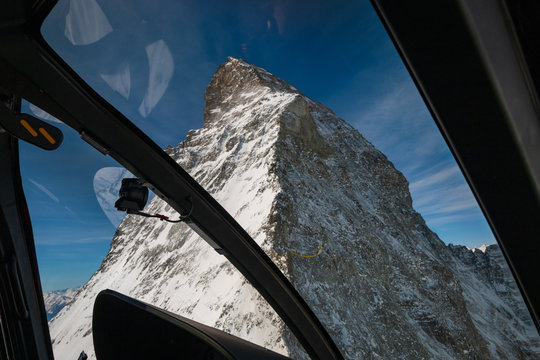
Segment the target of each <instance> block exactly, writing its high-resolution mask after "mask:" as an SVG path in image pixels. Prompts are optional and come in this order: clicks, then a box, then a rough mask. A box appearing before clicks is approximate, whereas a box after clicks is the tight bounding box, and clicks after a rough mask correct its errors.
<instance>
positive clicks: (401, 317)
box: [51, 58, 540, 360]
mask: <svg viewBox="0 0 540 360" xmlns="http://www.w3.org/2000/svg"><path fill="white" fill-rule="evenodd" d="M205 100H206V108H205V114H204V115H205V122H204V126H203V128H202V129H199V130H192V131H190V132H189V133H188V135H187V137H186V139H185V141H183V142H182V143H180V144H179V145H178V146H177V147H169V148H167V149H166V151H167V152H168V153H169V154H170V155H171V156H172V157H173V158H174V159H175V160H176V161H177V162H178V163H180V164H181V165H182V167H184V168H185V169H186V170H187V171H188V172H189V173H190V174H191V175H192V176H193V177H194V178H195V179H196V180H197V181H199V182H200V183H201V184H202V185H203V186H204V187H205V188H206V189H207V190H208V191H209V192H210V193H211V194H212V195H213V196H214V197H215V198H216V199H217V200H218V201H219V202H220V203H221V204H222V205H223V206H224V207H225V209H227V210H228V211H229V212H230V213H231V215H232V216H233V217H234V218H235V219H237V220H238V221H239V223H240V224H241V225H242V226H243V227H244V228H245V229H246V230H247V231H248V233H249V234H250V235H251V236H252V237H253V238H254V239H255V240H256V241H257V243H258V244H259V245H260V246H261V247H262V248H263V249H264V250H265V251H266V252H267V253H268V254H269V255H270V257H271V258H272V259H273V260H274V261H275V262H276V263H277V264H278V266H279V267H280V268H281V269H282V271H283V272H284V273H285V275H286V276H287V277H288V278H289V279H290V280H291V282H292V283H293V284H294V285H295V287H296V288H297V289H298V291H299V292H300V293H301V294H302V296H304V297H305V299H306V301H307V302H308V303H309V304H310V306H311V308H312V309H313V311H314V312H315V313H316V314H317V315H318V316H319V318H320V319H321V321H322V322H323V324H324V325H325V326H326V327H327V329H328V331H329V332H330V334H331V335H332V337H333V338H334V340H335V341H336V343H337V344H338V346H339V348H340V349H341V351H342V353H343V354H344V356H345V357H346V358H348V359H360V358H366V359H394V358H408V359H422V358H425V359H428V358H436V359H443V358H446V359H456V358H457V359H459V358H464V359H492V358H508V359H515V358H535V357H537V356H539V355H540V350H539V341H538V334H537V333H536V330H535V328H534V325H533V323H532V321H531V319H530V317H529V315H528V312H527V310H526V308H525V305H524V303H523V301H522V300H521V298H520V297H519V291H518V290H517V288H516V286H515V284H514V283H513V282H512V281H511V280H512V279H511V275H510V273H509V271H508V268H507V267H506V264H504V262H503V261H499V260H502V256H501V255H500V252H499V250H498V249H497V248H496V247H494V248H492V249H490V250H489V254H488V251H486V252H485V253H484V252H472V251H470V250H468V249H465V248H460V247H452V246H450V247H448V246H445V245H444V243H443V242H442V241H441V240H440V239H439V238H438V237H437V235H436V234H434V233H433V232H432V231H430V230H429V228H428V227H427V226H426V224H425V222H424V220H423V219H422V217H421V216H420V215H419V214H418V213H416V212H415V211H414V209H413V208H412V201H411V197H410V194H409V191H408V183H407V181H406V180H405V178H404V177H403V175H402V174H401V173H400V172H399V171H397V170H396V169H395V168H394V167H393V165H392V164H391V163H390V162H389V161H388V160H387V159H386V157H385V156H384V155H383V154H382V153H381V152H379V151H378V150H376V149H375V148H374V147H373V146H372V145H371V144H370V143H369V142H367V141H366V140H365V139H364V138H363V137H362V136H361V135H360V134H359V133H358V132H357V131H356V130H355V129H353V128H352V127H351V126H350V125H348V124H347V123H345V122H344V121H343V120H341V119H339V118H338V117H337V116H336V115H335V114H334V113H333V112H332V111H331V110H330V109H328V108H326V107H324V106H322V105H321V104H319V103H316V102H314V101H312V100H311V99H309V98H307V97H306V96H304V95H303V94H301V93H300V92H299V91H298V90H297V89H296V88H294V87H293V86H291V85H289V84H287V83H286V82H284V81H282V80H280V79H278V78H277V77H275V76H273V75H272V74H270V73H268V72H266V71H265V70H263V69H260V68H257V67H255V66H252V65H250V64H247V63H245V62H243V61H242V60H238V59H234V58H229V59H228V60H227V62H226V63H225V64H223V65H222V66H220V67H219V69H218V70H217V72H216V74H215V75H214V77H213V78H212V81H211V82H210V85H209V86H208V89H207V91H206V94H205ZM147 211H148V212H158V213H161V214H163V213H165V214H170V215H171V216H172V217H174V216H175V214H174V213H173V212H171V208H170V207H169V206H168V205H166V204H165V203H164V202H162V201H161V200H160V199H158V198H154V199H153V200H152V201H151V203H150V204H149V206H148V207H147ZM318 246H320V247H321V249H322V252H321V253H320V254H319V255H318V256H316V257H313V258H303V257H299V256H296V255H293V254H292V253H291V252H290V251H289V250H292V251H294V252H296V253H298V254H315V253H317V249H318ZM494 274H497V275H496V276H494ZM106 288H110V289H114V290H117V291H120V292H122V293H124V294H126V295H129V296H132V297H135V298H137V299H140V300H142V301H145V302H149V303H151V304H154V305H156V306H158V307H161V308H164V309H166V310H168V311H172V312H175V313H178V314H180V315H183V316H186V317H189V318H192V319H194V320H196V321H199V322H203V323H205V324H207V325H211V326H216V327H218V328H220V329H223V330H225V331H228V332H230V333H232V334H234V335H237V336H241V337H243V338H245V339H248V340H250V341H253V342H255V343H257V344H260V345H262V346H265V347H267V348H270V349H273V350H275V351H278V352H280V353H283V354H288V355H290V356H291V357H294V358H305V354H304V353H303V352H302V351H301V350H300V348H299V345H298V344H297V343H296V341H295V340H294V338H293V337H292V336H291V334H290V333H289V331H288V330H287V328H286V327H285V326H284V325H283V323H282V322H281V321H280V319H279V318H278V317H277V316H276V314H275V313H274V312H273V310H272V309H271V308H270V307H269V306H268V305H267V304H266V303H265V302H264V300H263V299H262V298H261V297H260V296H259V295H258V294H257V292H256V291H255V290H254V289H253V288H252V287H251V286H250V285H249V284H248V283H247V282H246V281H245V279H244V278H243V277H242V276H241V275H240V274H239V273H238V271H236V270H235V269H234V268H233V267H232V266H231V265H229V264H228V263H227V262H226V260H225V258H224V257H222V256H220V255H218V254H217V253H216V252H215V251H214V250H213V249H212V248H211V247H210V246H208V245H207V244H206V243H205V242H204V241H203V240H201V239H199V237H198V236H197V235H195V234H194V233H193V232H192V231H191V230H190V229H189V228H188V227H187V226H185V225H183V224H174V225H173V224H168V223H165V222H160V221H156V220H155V219H147V218H141V217H136V216H135V217H134V216H131V215H130V216H128V217H127V218H125V219H124V220H123V221H122V223H121V225H120V226H119V228H118V231H117V233H116V234H115V236H114V238H113V240H112V243H111V249H110V251H109V254H108V255H107V257H106V258H105V260H104V261H103V263H102V265H101V267H100V268H99V270H98V271H97V272H96V273H95V274H94V276H93V277H92V278H91V279H90V281H89V282H88V283H87V284H86V285H85V286H84V287H83V289H82V290H81V291H80V293H79V294H78V295H77V296H76V298H75V300H74V301H73V302H72V303H71V304H70V305H68V306H67V307H66V308H64V310H62V311H61V312H60V313H59V314H58V315H57V316H56V318H54V319H53V320H52V321H51V335H52V338H53V341H54V351H55V354H56V356H57V358H58V359H66V360H67V359H74V358H76V357H77V356H78V354H79V353H80V351H81V350H85V351H86V352H87V353H88V354H89V355H90V358H92V357H94V354H93V350H92V337H91V326H90V325H91V311H92V306H93V301H94V299H95V296H96V295H97V294H98V292H99V291H101V290H103V289H106Z"/></svg>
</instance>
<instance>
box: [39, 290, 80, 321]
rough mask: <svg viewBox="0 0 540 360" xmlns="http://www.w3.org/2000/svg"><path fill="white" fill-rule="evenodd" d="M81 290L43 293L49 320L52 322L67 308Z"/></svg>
mask: <svg viewBox="0 0 540 360" xmlns="http://www.w3.org/2000/svg"><path fill="white" fill-rule="evenodd" d="M80 289H81V288H80V287H77V288H73V289H62V290H53V291H48V292H45V293H43V301H44V303H45V311H46V312H47V320H51V319H52V318H53V317H54V316H55V315H56V314H57V313H58V312H59V311H60V310H62V308H63V307H64V306H66V305H67V304H68V303H69V302H70V301H71V300H72V299H73V297H75V295H76V294H77V293H78V292H79V290H80Z"/></svg>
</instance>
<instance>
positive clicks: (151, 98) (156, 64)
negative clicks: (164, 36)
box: [139, 40, 174, 117]
mask: <svg viewBox="0 0 540 360" xmlns="http://www.w3.org/2000/svg"><path fill="white" fill-rule="evenodd" d="M145 50H146V55H147V56H148V65H149V67H150V72H149V75H148V88H147V89H146V93H145V94H144V99H143V101H142V103H141V105H140V106H139V113H140V114H141V116H143V117H147V116H148V114H150V112H151V111H152V109H153V108H154V107H155V106H156V104H157V103H158V102H159V100H160V99H161V97H162V96H163V94H164V93H165V91H166V90H167V87H168V86H169V81H170V80H171V78H172V76H173V73H174V61H173V57H172V55H171V51H170V50H169V48H168V47H167V44H165V41H163V40H158V41H156V42H154V43H152V44H150V45H148V46H146V48H145Z"/></svg>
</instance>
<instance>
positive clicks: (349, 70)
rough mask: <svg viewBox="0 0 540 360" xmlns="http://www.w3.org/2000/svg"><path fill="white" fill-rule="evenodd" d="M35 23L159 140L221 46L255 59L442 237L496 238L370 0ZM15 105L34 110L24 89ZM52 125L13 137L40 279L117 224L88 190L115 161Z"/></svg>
mask: <svg viewBox="0 0 540 360" xmlns="http://www.w3.org/2000/svg"><path fill="white" fill-rule="evenodd" d="M42 32H43V34H44V37H45V39H46V40H47V41H48V42H49V44H50V45H51V46H52V47H53V49H55V50H56V51H57V52H58V53H59V54H60V55H61V56H62V57H63V58H64V59H65V60H66V62H67V63H68V64H70V65H71V66H72V67H73V68H74V69H75V70H76V71H77V72H78V73H79V74H80V75H81V76H82V77H83V79H85V80H86V81H87V82H88V83H89V84H90V85H91V86H92V87H94V89H95V90H96V91H98V92H99V93H100V94H101V95H102V96H103V97H105V98H106V99H107V100H108V101H110V102H111V103H112V104H113V105H114V106H116V107H117V108H118V109H119V110H120V111H122V112H123V113H124V114H125V115H126V116H127V117H128V118H130V119H131V120H132V121H133V122H134V123H135V124H136V125H137V126H139V127H140V128H141V129H142V130H144V131H145V132H146V133H147V134H148V135H149V136H150V137H151V138H152V139H153V140H154V141H155V142H156V143H157V144H159V145H160V146H161V147H165V146H166V145H176V144H178V143H179V142H181V141H182V140H183V139H184V137H185V134H186V133H187V131H188V130H190V129H194V128H199V127H201V126H202V122H203V109H204V98H203V95H204V90H205V88H206V86H207V84H208V82H209V81H210V79H211V77H212V75H213V73H214V72H215V70H216V68H217V67H218V66H219V65H220V64H221V63H223V62H224V61H225V60H226V58H227V56H234V57H240V58H243V59H244V60H246V61H248V62H250V63H253V64H255V65H257V66H261V67H263V68H265V69H267V70H268V71H270V72H271V73H273V74H275V75H277V76H279V77H281V78H282V79H284V80H286V81H288V82H289V83H291V84H293V85H294V86H296V87H297V88H298V89H300V90H301V91H302V92H303V93H305V94H306V95H307V96H309V97H311V98H312V99H314V100H316V101H319V102H321V103H323V104H324V105H326V106H328V107H330V108H331V109H332V110H334V112H335V113H336V114H337V115H339V116H340V117H342V118H343V119H345V120H346V121H348V122H349V123H351V124H353V125H354V126H355V127H356V128H357V129H358V130H359V131H360V132H361V133H362V134H363V135H364V136H365V137H366V138H367V139H368V140H369V141H371V142H372V143H373V144H374V145H375V146H376V147H377V148H379V149H380V150H381V151H383V153H385V154H386V155H387V157H388V158H389V159H390V160H391V161H392V162H393V163H394V165H395V166H396V168H397V169H399V170H400V171H402V172H403V173H404V174H405V176H406V178H407V179H408V181H409V183H410V190H411V193H412V195H413V205H414V207H415V209H416V210H418V211H419V212H420V213H421V214H422V215H423V216H424V218H425V219H426V221H427V223H428V225H429V226H430V227H431V229H432V230H434V231H435V232H436V233H437V234H438V235H439V236H440V237H441V239H442V240H443V241H445V242H446V243H454V244H456V243H458V244H463V245H467V246H469V247H475V246H480V245H482V244H485V243H494V242H495V241H494V238H493V235H492V234H491V231H490V230H489V227H488V226H487V224H486V222H485V220H484V218H483V216H482V213H481V211H480V210H479V208H478V206H477V205H476V202H475V200H474V197H473V196H472V194H471V192H470V190H469V189H468V186H467V185H466V182H465V180H464V179H463V177H462V175H461V173H460V171H459V169H458V168H457V166H456V163H455V161H454V160H453V157H452V155H451V154H450V152H449V151H448V148H447V146H446V145H445V144H444V141H443V139H442V137H441V135H440V134H439V132H438V130H437V128H436V126H435V124H434V122H433V120H432V119H431V116H430V114H429V112H428V111H427V109H426V107H425V105H424V103H423V101H422V99H421V98H420V96H419V94H418V92H417V90H416V88H415V86H414V84H413V83H412V81H411V80H410V77H409V75H408V73H407V72H406V70H405V68H404V66H403V64H402V63H401V60H400V59H399V56H398V55H397V52H396V51H395V50H394V48H393V45H392V43H391V42H390V40H389V38H388V36H387V35H386V33H385V31H384V28H383V27H382V25H381V24H380V22H379V20H378V18H377V16H376V14H375V12H374V11H373V9H372V8H371V5H370V4H369V2H368V1H357V2H350V1H334V2H328V1H309V2H307V1H306V2H294V3H292V2H289V1H282V0H271V1H264V2H253V1H251V2H248V1H231V2H223V1H205V2H200V1H198V2H197V1H182V2H179V1H172V0H170V1H161V2H159V3H158V2H148V1H144V0H138V1H130V2H125V1H123V0H114V1H112V0H111V1H96V0H62V1H60V2H59V3H58V5H57V6H56V7H55V9H54V10H53V13H52V14H51V15H50V17H49V18H48V19H47V20H46V22H45V24H44V26H43V28H42ZM33 110H34V113H36V112H37V110H36V109H33ZM23 111H27V112H30V111H31V110H30V109H29V108H28V104H27V103H26V104H25V105H24V109H23ZM56 125H57V126H59V127H60V128H61V129H62V130H63V131H64V135H65V141H64V144H63V145H62V146H61V148H60V149H58V150H57V151H54V152H44V151H42V150H39V149H37V148H33V147H31V146H29V145H26V144H21V162H22V165H21V166H22V172H23V184H24V186H25V190H26V193H27V198H28V202H29V206H30V213H31V216H32V221H33V226H34V231H35V238H36V246H37V252H38V261H39V266H40V271H41V277H42V283H43V287H44V289H45V290H53V289H59V288H66V287H74V286H78V285H81V284H83V283H84V282H85V281H86V280H88V278H89V277H90V276H91V274H92V273H93V272H94V271H95V270H96V269H97V267H98V266H99V264H100V263H101V261H102V259H103V258H104V256H105V255H106V253H107V250H108V248H109V244H110V239H111V238H112V236H113V234H114V231H115V226H113V224H111V222H110V221H109V219H108V218H107V216H105V214H104V212H103V211H102V209H101V207H100V205H99V203H98V202H97V200H96V195H95V194H94V175H95V174H96V172H97V171H99V170H100V169H102V168H104V167H111V166H118V165H117V164H116V163H115V162H114V160H112V159H110V158H108V157H105V156H103V155H101V154H99V153H98V152H97V151H95V150H94V149H93V148H90V147H89V146H87V145H86V144H85V143H84V142H82V141H81V140H80V139H79V137H78V134H76V133H75V132H74V131H73V130H71V129H70V128H68V127H67V126H65V125H63V124H58V123H56Z"/></svg>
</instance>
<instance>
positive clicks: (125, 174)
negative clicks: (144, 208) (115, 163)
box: [94, 167, 134, 227]
mask: <svg viewBox="0 0 540 360" xmlns="http://www.w3.org/2000/svg"><path fill="white" fill-rule="evenodd" d="M133 177H134V176H133V175H132V174H131V173H130V172H129V171H127V170H126V169H124V168H121V167H104V168H101V169H99V170H98V171H97V172H96V174H95V175H94V192H95V193H96V198H97V201H98V203H99V206H101V209H102V210H103V212H104V213H105V215H107V218H108V219H109V220H110V221H111V224H113V226H114V227H118V225H120V222H121V221H122V219H123V218H124V217H125V216H126V214H125V213H124V212H121V211H118V210H116V208H115V207H114V203H115V202H116V200H118V192H119V190H120V186H121V185H122V179H123V178H133Z"/></svg>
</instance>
